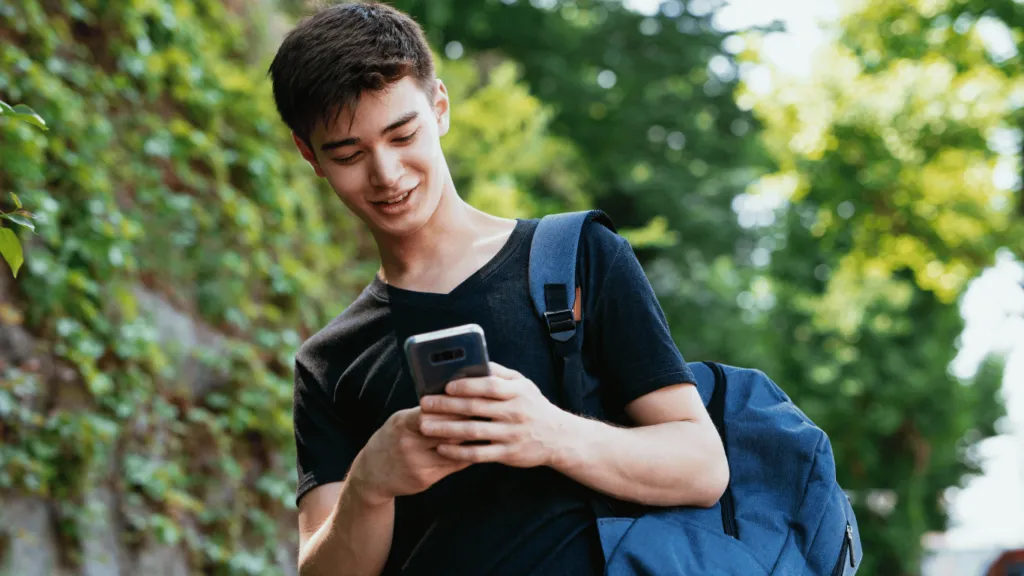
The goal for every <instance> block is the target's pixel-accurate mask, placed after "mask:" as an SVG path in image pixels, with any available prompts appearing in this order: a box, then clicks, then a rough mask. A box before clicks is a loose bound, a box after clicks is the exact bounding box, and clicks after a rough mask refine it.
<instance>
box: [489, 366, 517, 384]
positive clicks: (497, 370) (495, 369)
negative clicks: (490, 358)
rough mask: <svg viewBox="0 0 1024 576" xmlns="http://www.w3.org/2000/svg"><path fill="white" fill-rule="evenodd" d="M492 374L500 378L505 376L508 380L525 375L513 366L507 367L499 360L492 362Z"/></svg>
mask: <svg viewBox="0 0 1024 576" xmlns="http://www.w3.org/2000/svg"><path fill="white" fill-rule="evenodd" d="M490 368H491V374H493V375H495V376H497V377H498V378H505V379H507V380H517V379H519V378H522V377H523V375H522V374H520V373H519V372H516V371H515V370H513V369H511V368H506V367H505V366H502V365H501V364H498V363H497V362H490Z"/></svg>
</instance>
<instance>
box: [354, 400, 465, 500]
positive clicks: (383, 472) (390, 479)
mask: <svg viewBox="0 0 1024 576" xmlns="http://www.w3.org/2000/svg"><path fill="white" fill-rule="evenodd" d="M432 418H437V416H432ZM421 419H422V414H421V410H420V408H419V407H416V408H410V409H407V410H399V411H398V412H395V413H394V414H392V415H391V417H390V418H388V420H387V422H385V423H384V425H383V426H381V427H380V429H379V430H377V432H375V433H374V434H373V436H371V437H370V440H369V441H368V442H367V443H366V447H365V448H363V450H362V451H361V452H360V453H359V456H358V457H357V458H356V461H355V462H354V463H353V465H352V473H351V474H350V475H349V480H348V481H349V482H353V483H354V485H355V486H356V487H357V490H359V491H360V493H361V494H362V495H363V496H364V497H365V498H366V499H367V500H369V501H370V502H372V503H383V502H386V501H388V500H391V499H393V498H395V497H396V496H405V495H408V494H416V493H419V492H422V491H424V490H426V489H427V488H430V487H431V486H433V485H434V484H435V483H436V482H438V481H439V480H441V479H442V478H444V477H445V476H448V475H449V474H453V473H455V472H458V471H459V470H462V469H464V468H466V467H468V466H469V465H470V463H469V462H460V461H455V460H452V459H450V458H446V457H444V456H441V455H440V454H438V452H437V447H438V446H439V445H440V444H442V443H443V442H444V440H442V439H439V438H429V437H427V436H424V435H423V434H421V433H420V421H421Z"/></svg>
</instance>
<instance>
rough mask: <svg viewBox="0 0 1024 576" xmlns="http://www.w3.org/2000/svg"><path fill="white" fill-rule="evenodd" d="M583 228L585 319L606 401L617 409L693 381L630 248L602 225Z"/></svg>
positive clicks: (655, 298) (622, 239) (652, 291)
mask: <svg viewBox="0 0 1024 576" xmlns="http://www.w3.org/2000/svg"><path fill="white" fill-rule="evenodd" d="M588 228H589V229H591V231H589V236H588V242H589V246H588V248H587V250H586V252H587V256H586V258H587V259H588V265H589V266H590V267H591V268H590V272H589V274H588V275H589V276H590V278H589V282H586V281H585V284H586V283H589V284H590V285H591V286H596V291H595V292H594V293H593V294H591V299H590V300H591V302H592V303H593V304H592V305H593V308H592V312H591V317H590V318H584V323H585V325H587V329H586V332H587V334H586V338H593V339H594V342H593V347H592V348H591V349H590V350H591V353H592V354H595V355H596V357H597V366H598V369H599V370H600V372H601V375H602V376H601V377H602V385H603V386H608V387H609V388H610V390H609V392H610V394H609V395H608V398H609V400H611V401H612V402H613V403H614V405H615V406H617V407H618V408H620V409H621V408H623V407H625V406H626V405H627V404H629V403H630V402H632V401H633V400H636V399H637V398H640V397H641V396H644V395H646V394H648V393H650V392H654V391H655V390H659V389H661V388H664V387H666V386H670V385H673V384H679V383H684V382H690V383H694V382H696V380H695V379H694V376H693V372H692V371H691V370H690V368H689V367H688V366H687V365H686V361H685V360H684V359H683V355H682V353H681V352H680V351H679V348H678V347H677V346H676V344H675V342H674V341H673V340H672V334H671V332H670V330H669V325H668V321H667V319H666V318H665V313H664V310H662V308H661V304H660V303H659V302H658V298H657V296H656V295H655V293H654V289H653V288H652V287H651V284H650V281H649V280H648V279H647V275H646V274H645V273H644V269H643V267H642V266H641V265H640V262H639V260H637V257H636V254H635V253H634V252H633V248H632V246H630V244H629V242H628V241H627V240H626V239H625V238H623V237H622V236H619V235H618V234H615V233H614V232H612V231H611V230H609V229H607V228H606V227H605V226H602V225H599V224H594V225H591V226H589V227H588ZM592 289H593V288H592ZM584 300H585V301H586V300H588V299H587V298H585V299H584ZM585 342H586V340H585Z"/></svg>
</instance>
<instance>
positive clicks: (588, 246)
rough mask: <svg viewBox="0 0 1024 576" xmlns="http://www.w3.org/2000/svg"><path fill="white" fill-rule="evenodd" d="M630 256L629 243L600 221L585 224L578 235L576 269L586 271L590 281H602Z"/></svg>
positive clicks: (631, 253)
mask: <svg viewBox="0 0 1024 576" xmlns="http://www.w3.org/2000/svg"><path fill="white" fill-rule="evenodd" d="M632 255H633V248H632V246H631V245H630V244H629V241H628V240H626V238H625V237H623V236H622V235H620V234H619V233H618V232H617V231H615V230H614V229H613V228H609V227H608V226H606V225H604V224H603V223H602V222H600V221H597V220H591V221H589V222H587V224H586V225H585V226H584V227H583V231H582V232H581V233H580V248H579V255H578V263H577V265H578V269H580V270H587V271H588V272H589V274H588V275H589V276H591V279H592V280H603V279H604V277H605V276H607V275H608V274H609V273H610V272H611V270H612V269H613V268H614V267H615V266H616V265H617V262H618V261H619V260H621V259H622V258H623V257H625V256H632Z"/></svg>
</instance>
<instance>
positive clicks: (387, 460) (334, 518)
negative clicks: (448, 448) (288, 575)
mask: <svg viewBox="0 0 1024 576" xmlns="http://www.w3.org/2000/svg"><path fill="white" fill-rule="evenodd" d="M419 428H420V409H419V408H412V409H409V410H399V411H398V412H396V413H394V414H392V415H391V417H390V418H388V420H387V422H385V423H384V425H383V426H381V427H380V429H378V430H377V431H376V432H374V434H373V436H371V437H370V440H369V441H368V442H367V443H366V446H364V447H363V449H362V450H360V451H359V455H357V456H356V459H355V461H354V462H352V469H351V470H349V473H348V477H347V478H346V479H345V481H344V482H334V483H330V484H324V485H323V486H319V487H317V488H314V489H313V490H311V491H310V492H309V493H308V494H306V495H305V496H304V497H303V498H302V500H301V501H300V502H299V572H300V573H301V574H302V575H303V576H342V575H344V576H350V575H352V576H363V575H366V576H376V575H377V574H380V573H381V571H382V570H383V569H384V565H385V564H386V563H387V559H388V554H389V553H390V552H391V537H392V534H393V529H394V525H395V498H396V497H398V496H403V495H407V494H416V493H419V492H422V491H424V490H426V489H427V488H429V487H430V486H433V485H434V483H435V482H437V481H438V480H440V479H442V478H444V477H445V476H448V475H449V474H453V473H455V472H458V471H459V470H462V469H463V468H466V467H467V466H469V464H468V463H463V462H455V461H452V460H449V459H447V458H444V457H442V456H441V455H439V454H438V453H437V446H438V445H439V444H441V443H442V440H438V439H435V438H428V437H426V436H424V435H423V434H421V433H420V432H419Z"/></svg>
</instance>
